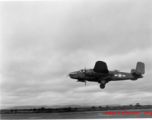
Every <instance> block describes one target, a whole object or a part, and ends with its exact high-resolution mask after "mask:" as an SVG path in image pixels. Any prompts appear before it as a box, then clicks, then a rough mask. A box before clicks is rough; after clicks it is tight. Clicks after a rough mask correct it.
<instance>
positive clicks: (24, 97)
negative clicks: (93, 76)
mask: <svg viewBox="0 0 152 120" xmlns="http://www.w3.org/2000/svg"><path fill="white" fill-rule="evenodd" d="M1 4H2V23H3V24H2V30H3V31H2V44H3V46H2V50H3V53H2V55H1V56H2V57H1V58H2V62H1V63H2V65H1V66H2V68H1V77H2V81H1V88H2V89H1V96H2V101H1V103H2V105H3V106H16V105H40V103H41V104H45V105H55V104H60V105H64V104H81V105H84V104H86V105H94V104H119V103H120V104H133V103H136V102H141V103H142V104H151V102H150V100H151V98H152V94H151V93H150V92H151V90H152V89H151V88H152V85H151V84H150V83H151V80H150V74H151V72H152V68H151V65H152V63H151V61H152V58H151V51H152V49H151V47H152V42H151V38H152V31H151V27H152V22H151V21H152V17H151V16H152V12H151V11H152V10H151V1H148V0H147V1H143V0H140V1H128V0H127V1H123V2H122V1H119V0H117V1H111V0H108V1H104V0H103V1H96V2H93V1H71V2H70V1H68V2H67V1H63V2H61V1H60V2H59V1H57V2H55V1H50V2H3V3H1ZM97 60H103V61H106V62H107V64H108V68H109V70H114V69H118V70H121V71H127V72H130V70H131V69H132V68H135V66H136V62H137V61H143V62H144V63H145V65H146V74H145V75H144V76H145V77H144V78H142V79H139V80H137V81H120V82H110V83H109V84H107V86H106V89H104V90H100V89H99V86H98V84H97V83H87V86H86V87H85V86H84V84H83V83H79V82H78V83H76V82H75V80H72V79H70V78H68V77H66V76H67V75H68V73H69V72H71V71H75V70H79V69H81V68H84V67H87V68H93V66H94V63H95V62H96V61H97ZM90 96H92V97H91V98H90ZM126 96H127V98H126ZM113 100H115V101H113ZM15 101H18V103H16V102H15ZM86 101H87V102H86Z"/></svg>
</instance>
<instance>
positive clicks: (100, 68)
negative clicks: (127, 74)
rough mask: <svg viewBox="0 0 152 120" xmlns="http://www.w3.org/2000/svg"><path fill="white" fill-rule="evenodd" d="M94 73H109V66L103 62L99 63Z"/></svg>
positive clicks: (96, 64)
mask: <svg viewBox="0 0 152 120" xmlns="http://www.w3.org/2000/svg"><path fill="white" fill-rule="evenodd" d="M93 71H94V72H97V73H109V71H108V67H107V64H106V63H105V62H103V61H97V62H96V63H95V66H94V69H93Z"/></svg>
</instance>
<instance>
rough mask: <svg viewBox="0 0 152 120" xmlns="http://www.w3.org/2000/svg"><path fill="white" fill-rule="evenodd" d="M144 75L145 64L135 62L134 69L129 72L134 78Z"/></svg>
mask: <svg viewBox="0 0 152 120" xmlns="http://www.w3.org/2000/svg"><path fill="white" fill-rule="evenodd" d="M144 73H145V64H144V63H142V62H137V65H136V69H132V70H131V74H133V75H136V76H141V75H142V74H144Z"/></svg>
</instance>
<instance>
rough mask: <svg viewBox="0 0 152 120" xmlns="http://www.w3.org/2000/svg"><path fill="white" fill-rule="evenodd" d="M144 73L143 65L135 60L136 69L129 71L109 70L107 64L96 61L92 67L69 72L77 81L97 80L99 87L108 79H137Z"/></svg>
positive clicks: (103, 85) (102, 86) (103, 86)
mask: <svg viewBox="0 0 152 120" xmlns="http://www.w3.org/2000/svg"><path fill="white" fill-rule="evenodd" d="M144 73H145V65H144V63H142V62H137V66H136V69H132V70H131V73H126V72H120V71H118V70H115V71H109V70H108V68H107V64H106V63H105V62H103V61H97V62H96V64H95V66H94V68H93V69H82V70H80V71H75V72H71V73H70V74H69V76H70V78H72V79H77V80H78V81H77V82H85V85H86V81H90V82H98V83H99V84H100V88H101V89H103V88H105V84H106V83H108V82H109V81H120V80H137V79H138V78H143V76H142V75H143V74H144Z"/></svg>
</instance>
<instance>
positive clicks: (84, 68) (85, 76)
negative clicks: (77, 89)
mask: <svg viewBox="0 0 152 120" xmlns="http://www.w3.org/2000/svg"><path fill="white" fill-rule="evenodd" d="M86 72H87V71H86V67H85V68H84V74H85V81H84V82H85V86H86V84H87V81H86Z"/></svg>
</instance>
